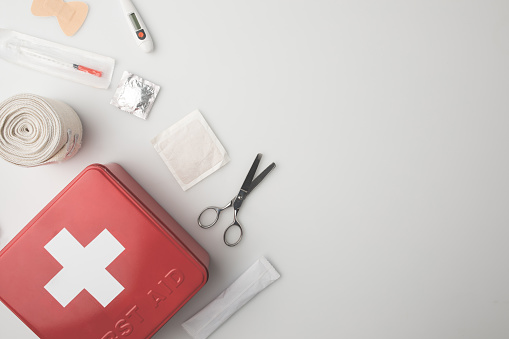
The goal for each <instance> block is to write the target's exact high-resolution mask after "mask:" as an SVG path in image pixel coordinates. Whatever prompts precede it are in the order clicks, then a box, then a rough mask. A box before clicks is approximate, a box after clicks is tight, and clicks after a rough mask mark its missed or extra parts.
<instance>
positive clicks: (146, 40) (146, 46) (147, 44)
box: [120, 0, 154, 53]
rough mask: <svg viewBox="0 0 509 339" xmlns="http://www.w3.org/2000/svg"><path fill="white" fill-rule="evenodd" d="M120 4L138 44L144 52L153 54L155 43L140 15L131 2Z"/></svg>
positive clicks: (123, 1)
mask: <svg viewBox="0 0 509 339" xmlns="http://www.w3.org/2000/svg"><path fill="white" fill-rule="evenodd" d="M120 4H121V6H122V10H123V11H124V17H125V18H126V20H127V25H128V26H129V30H130V31H131V34H132V36H133V38H134V40H135V41H136V44H137V45H138V47H139V48H141V50H142V51H143V52H147V53H148V52H151V51H152V50H153V49H154V43H153V41H152V37H151V36H150V34H149V33H148V30H147V26H145V23H144V22H143V19H142V18H141V16H140V13H138V11H137V10H136V7H134V4H133V3H132V2H131V0H120Z"/></svg>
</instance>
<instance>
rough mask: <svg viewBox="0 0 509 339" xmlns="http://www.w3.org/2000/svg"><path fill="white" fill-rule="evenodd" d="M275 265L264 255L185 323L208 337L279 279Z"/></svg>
mask: <svg viewBox="0 0 509 339" xmlns="http://www.w3.org/2000/svg"><path fill="white" fill-rule="evenodd" d="M279 277H280V275H279V273H278V272H277V271H276V269H275V268H274V267H273V266H272V265H271V264H270V263H269V262H268V261H267V259H265V258H264V257H261V258H260V259H258V260H257V261H256V262H255V263H254V264H253V265H252V266H251V267H249V268H248V269H247V270H246V271H245V272H244V273H242V275H241V276H240V277H239V278H238V279H237V280H235V281H234V282H233V284H231V285H230V286H229V287H228V288H227V289H226V290H224V291H223V292H222V293H221V294H220V295H219V296H218V297H217V298H216V299H214V300H213V301H212V302H211V303H210V304H208V305H207V306H205V307H204V308H203V309H202V310H201V311H199V312H198V313H196V314H195V315H194V316H193V317H192V318H190V319H189V320H187V321H186V322H185V323H183V324H182V327H184V329H185V330H186V331H187V333H189V335H190V336H191V337H193V338H194V339H205V338H207V337H208V336H209V335H211V334H212V332H214V331H215V330H216V329H217V328H218V327H219V326H221V325H222V324H223V323H224V322H225V321H226V320H228V318H230V317H231V316H232V315H233V314H234V313H235V312H237V310H238V309H240V308H241V307H242V306H244V305H245V304H246V303H247V302H248V301H249V300H251V299H253V298H254V296H256V295H257V294H258V293H260V292H261V291H262V290H264V289H265V288H266V287H267V286H269V285H270V284H272V283H273V282H274V281H276V280H277V279H279Z"/></svg>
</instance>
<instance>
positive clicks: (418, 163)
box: [0, 0, 509, 339]
mask: <svg viewBox="0 0 509 339" xmlns="http://www.w3.org/2000/svg"><path fill="white" fill-rule="evenodd" d="M87 2H88V4H89V6H90V11H89V15H88V17H87V19H86V21H85V24H84V26H83V27H82V28H81V29H80V31H78V33H77V34H76V35H75V36H73V37H66V36H65V35H64V34H63V33H62V32H61V31H60V29H59V27H58V24H57V22H56V20H55V19H54V18H41V17H34V16H32V14H31V13H30V4H31V1H12V2H10V3H9V6H5V4H4V6H3V7H2V10H1V11H0V23H1V25H2V27H5V28H10V29H14V30H17V31H20V32H22V33H26V34H31V35H34V36H37V37H40V38H45V39H48V40H52V41H55V42H59V43H63V44H67V45H69V46H73V47H78V48H81V49H85V50H89V51H92V52H96V53H100V54H103V55H107V56H111V57H113V58H115V59H116V62H117V63H116V69H115V72H114V75H113V80H112V84H111V86H110V88H109V89H108V90H101V89H95V88H91V87H87V86H84V85H80V84H76V83H73V82H69V81H66V80H61V79H59V78H54V77H51V76H48V75H45V74H41V73H38V72H36V71H32V70H30V69H25V68H22V67H20V66H16V65H12V64H9V63H7V62H4V61H3V60H0V74H1V81H0V99H1V100H3V99H6V98H8V97H9V96H11V95H14V94H18V93H22V92H28V93H34V94H38V95H42V96H46V97H49V98H54V99H59V100H62V101H64V102H66V103H68V104H69V105H70V106H71V107H73V108H74V109H75V110H76V111H77V112H78V114H79V116H80V118H81V120H82V122H83V125H84V141H83V147H82V149H81V150H80V152H79V153H78V154H77V155H76V156H75V157H74V158H72V159H71V160H69V161H66V162H64V163H61V164H53V165H48V166H43V167H39V168H29V169H25V168H19V167H16V166H14V165H11V164H9V163H6V162H5V161H1V162H0V173H1V177H0V178H1V179H0V187H1V189H0V246H2V247H3V246H5V244H7V242H8V241H9V240H10V239H12V237H14V235H15V234H16V233H17V232H18V231H19V230H21V229H22V228H23V227H24V226H25V225H26V224H27V223H28V222H29V221H30V220H31V219H32V218H33V217H34V216H35V215H36V214H37V212H38V211H39V210H41V209H42V208H43V207H44V206H45V205H46V204H47V203H48V202H49V201H50V200H51V199H52V198H53V197H54V196H55V195H56V194H57V193H58V192H59V191H60V190H61V189H62V188H63V187H64V186H65V185H66V184H67V183H68V182H69V181H71V180H72V179H73V178H74V177H75V176H76V175H77V174H78V173H79V172H80V171H81V170H82V169H84V168H85V167H86V166H87V165H89V164H91V163H94V162H99V163H108V162H117V163H119V164H121V165H122V166H123V167H124V168H125V169H126V170H127V171H128V172H129V173H130V174H131V175H132V176H133V177H134V178H135V179H136V180H137V181H138V182H139V183H140V184H141V185H142V186H143V187H144V188H145V189H146V190H147V191H148V192H149V193H150V194H152V196H153V197H154V198H155V199H156V200H157V201H158V202H159V203H160V204H161V205H162V206H163V207H164V208H165V209H166V210H167V211H168V212H169V213H170V214H171V215H172V216H173V217H174V218H175V219H176V220H177V221H178V222H179V223H180V224H182V226H183V227H184V228H185V229H186V230H187V231H188V232H189V233H190V234H191V235H192V236H193V237H195V238H196V239H197V240H198V242H199V243H200V244H202V245H203V246H204V247H205V248H206V249H207V251H208V252H209V253H210V255H211V265H210V280H209V282H208V283H207V285H206V286H205V287H204V288H203V289H202V290H201V291H200V292H199V293H198V294H197V295H196V296H195V297H194V298H193V299H192V300H191V301H190V302H189V303H188V304H187V305H186V306H185V307H184V308H183V309H182V310H181V311H180V312H178V314H177V315H176V316H175V317H174V318H173V319H171V320H170V321H169V322H168V323H167V324H166V325H165V326H164V327H163V328H162V329H161V330H160V331H159V332H158V333H157V334H156V335H155V336H154V338H157V339H162V338H183V339H185V338H189V336H188V335H187V333H186V332H185V331H184V330H183V329H182V327H181V326H180V324H181V323H182V322H183V321H185V320H186V319H188V318H189V317H190V316H191V315H193V314H195V313H196V312H197V311H198V310H199V309H201V308H202V307H203V306H204V305H206V304H207V303H208V302H209V301H211V300H212V299H213V298H215V297H216V295H217V294H219V293H220V292H221V291H222V290H223V289H224V288H226V287H227V286H228V285H229V284H230V283H231V282H233V280H235V279H236V277H237V276H239V275H240V274H241V273H242V272H243V271H244V270H245V269H246V268H247V267H248V266H250V265H251V264H252V263H253V262H254V261H255V259H257V258H258V257H259V256H261V255H265V256H266V257H267V258H268V259H269V260H270V261H271V262H272V263H273V264H274V266H275V267H276V268H277V269H278V270H279V272H280V273H281V276H282V277H281V279H280V280H279V281H277V282H276V283H274V284H273V285H272V286H270V287H269V288H268V289H267V290H266V291H264V292H262V293H261V294H260V295H259V296H257V297H256V298H255V299H253V300H252V301H251V302H250V303H249V304H247V305H246V306H245V307H244V308H243V309H242V310H241V311H239V312H238V313H237V314H236V315H234V316H233V317H232V318H231V319H230V320H228V321H227V322H226V323H225V325H223V326H222V327H221V328H220V329H219V330H218V331H217V332H215V333H214V334H213V335H212V337H211V338H246V339H249V338H261V337H265V338H311V337H313V338H315V337H316V338H348V339H361V338H362V339H364V338H384V339H385V338H387V339H407V338H414V339H421V338H422V339H428V338H444V339H445V338H458V339H459V338H461V339H466V338H490V339H498V338H508V337H509V260H508V258H509V246H508V242H509V224H508V222H509V212H508V211H509V209H508V202H509V194H508V189H509V180H508V173H509V162H508V160H507V148H508V141H509V134H508V133H507V129H508V124H509V115H508V112H507V107H508V103H509V100H508V98H509V96H508V90H509V82H508V79H509V68H508V65H507V61H508V60H509V20H508V19H509V2H507V1H504V0H500V1H489V0H482V1H481V0H479V1H472V0H468V1H467V0H465V1H453V0H430V1H396V0H387V1H378V0H372V1H368V0H361V1H339V0H338V1H324V0H318V1H298V0H292V1H282V0H275V1H267V0H258V1H225V0H217V1H201V0H198V1H178V0H177V1H155V0H146V1H136V3H135V4H136V5H137V8H138V10H139V12H140V14H141V15H142V17H143V19H144V21H145V23H146V24H147V26H148V29H149V31H150V33H151V34H152V36H153V39H154V42H155V46H156V47H155V51H154V52H153V53H151V54H143V53H142V52H141V51H140V50H139V49H138V48H137V47H136V46H135V44H134V41H133V38H132V37H131V35H130V34H129V32H128V28H127V25H126V22H125V20H124V18H123V17H122V12H121V9H120V4H119V3H118V2H117V1H97V0H88V1H87ZM124 70H128V71H130V72H133V73H135V74H138V75H140V76H142V77H144V78H146V79H148V80H151V81H153V82H155V83H157V84H159V85H160V86H161V91H160V93H159V96H158V98H157V100H156V103H155V105H154V107H153V110H152V113H151V115H150V117H149V119H148V120H147V121H143V120H141V119H138V118H136V117H133V116H130V115H128V114H127V113H124V112H122V111H120V110H118V109H116V108H115V107H113V106H111V105H109V101H110V99H111V97H112V95H113V93H114V89H115V88H116V86H117V84H118V81H119V79H120V76H121V74H122V72H123V71H124ZM196 108H198V109H200V110H201V112H202V113H203V115H204V117H205V119H206V120H207V121H208V122H209V124H210V125H211V127H212V129H213V130H214V131H215V132H216V135H217V136H218V138H219V139H220V140H221V142H222V143H223V145H224V146H225V148H226V149H227V151H228V153H229V155H230V156H231V158H232V161H231V162H230V163H229V164H228V165H226V166H225V167H224V168H222V169H221V170H219V171H218V172H216V173H215V174H213V175H212V176H210V177H209V178H207V179H205V180H204V181H203V182H201V183H199V184H198V185H197V186H195V187H193V188H192V189H190V190H189V191H187V192H183V191H182V190H181V189H180V187H179V186H178V184H177V182H176V181H175V180H174V178H173V177H172V176H171V174H170V172H169V170H168V169H167V168H166V167H165V165H164V163H163V162H162V160H161V159H160V158H159V156H158V155H157V153H156V152H155V151H154V149H153V148H152V145H151V144H150V142H149V141H150V139H151V138H152V137H154V136H155V135H157V134H158V133H159V132H160V131H162V130H163V129H165V128H167V127H169V126H170V125H172V124H173V123H175V122H176V121H178V120H179V119H180V118H182V117H183V116H184V115H186V114H187V113H189V112H191V111H192V110H194V109H196ZM258 152H261V153H263V154H264V157H263V158H262V163H261V165H260V168H261V169H262V168H264V167H265V166H266V165H268V164H269V163H270V162H272V161H274V162H276V163H277V168H276V169H275V170H274V172H272V173H271V174H270V175H269V176H268V177H267V178H266V180H265V181H264V182H263V184H262V185H260V186H259V187H258V188H257V189H256V191H255V192H254V193H253V194H252V195H250V197H249V199H248V201H247V202H246V203H245V204H244V207H243V209H242V211H241V213H240V218H241V221H242V222H243V224H244V227H245V238H244V239H243V241H242V243H241V244H240V245H239V246H238V247H236V248H233V249H232V248H227V247H226V246H225V245H224V244H223V243H222V231H223V229H224V228H221V227H215V228H213V229H210V230H202V229H200V228H199V227H198V226H197V224H196V217H197V215H198V214H199V212H200V211H201V210H202V209H203V208H204V207H205V206H208V205H216V204H220V205H222V204H225V203H226V202H227V201H228V200H229V199H231V197H232V196H233V195H234V194H235V193H236V192H237V191H238V189H239V187H240V185H241V183H242V181H243V179H244V177H245V175H246V173H247V170H248V169H249V166H250V165H251V162H252V161H253V159H254V156H255V155H256V153H258ZM226 219H229V218H226ZM224 221H225V222H226V220H224ZM0 274H9V272H0ZM0 337H1V338H9V339H11V338H20V339H29V338H35V336H34V334H33V333H32V332H31V331H30V330H29V329H28V328H27V327H26V326H25V325H23V324H22V323H21V322H20V321H19V320H18V319H17V318H16V317H15V316H14V315H13V314H11V313H10V312H9V311H8V310H7V309H6V308H5V307H4V306H3V305H2V306H0Z"/></svg>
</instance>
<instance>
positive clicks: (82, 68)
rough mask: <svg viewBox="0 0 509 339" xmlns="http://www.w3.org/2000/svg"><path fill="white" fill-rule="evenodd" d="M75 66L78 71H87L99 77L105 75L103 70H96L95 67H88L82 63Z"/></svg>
mask: <svg viewBox="0 0 509 339" xmlns="http://www.w3.org/2000/svg"><path fill="white" fill-rule="evenodd" d="M73 66H74V68H76V69H77V70H78V71H82V72H85V73H88V74H92V75H95V76H96V77H99V78H100V77H101V76H102V75H103V72H101V71H96V70H95V69H92V68H88V67H85V66H81V65H76V64H74V65H73Z"/></svg>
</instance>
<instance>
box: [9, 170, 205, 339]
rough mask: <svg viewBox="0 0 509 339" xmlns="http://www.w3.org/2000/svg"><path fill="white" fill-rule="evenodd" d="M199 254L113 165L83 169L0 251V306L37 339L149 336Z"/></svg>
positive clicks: (196, 282)
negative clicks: (11, 313) (2, 305)
mask: <svg viewBox="0 0 509 339" xmlns="http://www.w3.org/2000/svg"><path fill="white" fill-rule="evenodd" d="M208 264H209V256H208V254H207V252H206V251H205V250H204V249H203V248H202V247H201V246H200V245H199V244H198V243H197V242H196V241H195V240H194V239H193V238H192V237H191V236H190V235H189V234H188V233H187V232H186V231H185V230H184V229H183V228H182V227H181V226H180V225H178V224H177V223H176V222H175V220H174V219H173V218H172V217H171V216H170V215H169V214H168V213H167V212H166V211H165V210H164V209H163V208H162V207H161V206H160V205H159V204H158V203H157V202H156V201H155V200H154V199H153V198H152V197H151V196H150V195H149V194H148V193H147V192H146V191H145V190H144V189H143V188H142V187H141V186H140V185H139V184H138V183H137V182H136V181H135V180H134V179H133V178H132V177H131V176H130V175H129V174H128V173H127V172H125V171H124V169H123V168H122V167H121V166H119V165H117V164H109V165H99V164H95V165H91V166H88V167H87V168H86V169H85V170H84V171H83V172H81V173H80V174H79V175H78V176H77V177H76V178H75V179H74V180H73V181H72V182H71V183H70V184H69V185H67V187H65V189H64V190H63V191H62V192H60V193H59V194H58V195H57V196H56V197H55V198H54V199H53V200H52V201H51V202H50V203H49V204H48V205H47V206H46V207H45V208H44V209H43V210H42V211H41V212H40V213H39V214H38V215H37V216H36V217H35V218H34V219H33V220H32V221H31V222H30V223H29V224H28V225H27V226H26V227H25V228H24V229H23V230H22V231H21V232H20V233H19V234H18V235H17V236H16V237H15V238H14V239H13V240H12V241H11V242H10V243H9V244H7V246H6V247H5V248H4V249H3V250H2V251H1V252H0V300H1V301H2V302H3V303H4V304H5V305H6V306H7V307H8V308H9V309H10V310H11V311H12V312H14V313H15V314H16V315H17V316H18V317H19V318H20V319H21V320H22V321H23V322H24V323H25V324H26V325H27V326H28V327H30V328H31V329H32V331H34V333H35V334H37V335H38V336H39V337H40V338H42V339H63V338H66V339H68V338H75V339H120V338H128V339H146V338H150V337H152V336H153V335H154V334H155V333H156V332H157V330H158V329H160V328H161V327H162V326H163V325H164V324H165V323H166V322H167V321H168V320H169V319H170V318H171V317H172V316H173V315H174V314H175V313H176V312H177V311H178V310H179V309H180V308H181V307H182V306H183V305H184V304H185V303H186V302H187V301H188V300H189V299H190V298H191V297H192V296H193V295H195V294H196V293H197V292H198V291H199V290H200V289H201V288H202V287H203V285H204V284H205V283H206V282H207V278H208V271H207V267H208Z"/></svg>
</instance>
